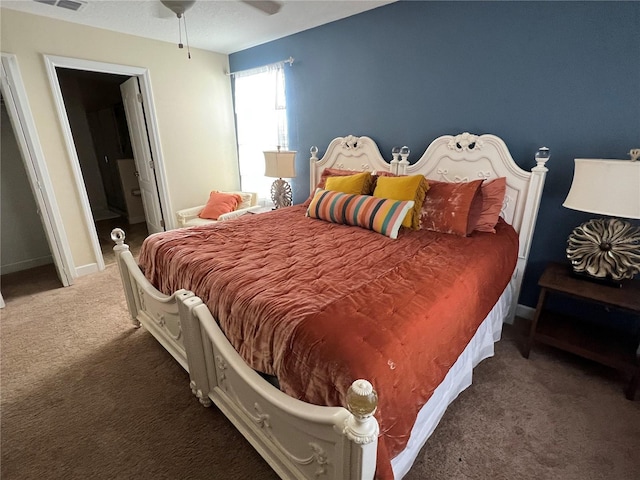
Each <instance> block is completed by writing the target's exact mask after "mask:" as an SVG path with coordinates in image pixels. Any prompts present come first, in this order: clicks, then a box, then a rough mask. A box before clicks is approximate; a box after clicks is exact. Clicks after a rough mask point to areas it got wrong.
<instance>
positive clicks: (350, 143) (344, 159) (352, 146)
mask: <svg viewBox="0 0 640 480" xmlns="http://www.w3.org/2000/svg"><path fill="white" fill-rule="evenodd" d="M317 153H318V149H317V147H311V168H310V172H311V178H310V184H309V187H310V189H311V192H310V193H313V192H314V191H315V189H316V185H317V184H318V182H319V181H320V175H321V174H322V171H323V170H324V169H325V168H340V169H342V170H354V171H359V172H366V171H368V172H371V173H373V172H375V171H389V162H387V161H386V160H385V159H384V158H382V155H381V154H380V150H379V149H378V145H377V144H376V142H374V141H373V140H372V139H371V138H369V137H355V136H353V135H347V136H346V137H338V138H334V139H333V140H331V143H330V144H329V146H328V147H327V151H326V152H325V154H324V155H323V156H322V158H321V159H318V157H317V156H316V154H317Z"/></svg>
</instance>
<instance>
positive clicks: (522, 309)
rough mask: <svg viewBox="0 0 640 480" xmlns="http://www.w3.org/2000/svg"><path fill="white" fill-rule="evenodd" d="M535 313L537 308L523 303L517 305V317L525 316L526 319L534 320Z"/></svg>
mask: <svg viewBox="0 0 640 480" xmlns="http://www.w3.org/2000/svg"><path fill="white" fill-rule="evenodd" d="M535 314H536V309H535V308H532V307H528V306H526V305H522V304H521V303H519V304H518V306H517V307H516V317H520V318H524V319H525V320H533V316H534V315H535Z"/></svg>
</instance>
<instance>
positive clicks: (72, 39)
mask: <svg viewBox="0 0 640 480" xmlns="http://www.w3.org/2000/svg"><path fill="white" fill-rule="evenodd" d="M0 22H1V23H0V26H1V37H0V49H1V50H2V52H4V53H13V54H15V55H16V56H17V60H18V64H19V65H20V71H21V73H22V78H23V80H24V83H25V89H26V92H27V96H28V98H29V103H30V106H31V111H32V114H33V117H34V120H35V124H36V128H37V131H38V135H39V137H40V142H41V144H42V150H43V152H44V156H45V161H46V163H47V167H48V169H49V174H50V176H51V180H52V183H53V188H54V193H55V196H56V199H57V201H58V205H59V208H60V213H61V216H62V220H63V223H64V228H65V230H66V233H67V237H68V239H69V243H70V249H71V253H72V255H73V260H74V263H75V265H76V267H81V266H84V265H90V264H93V263H95V261H96V260H95V257H94V255H93V251H92V249H91V245H90V238H89V230H88V229H89V228H93V225H91V226H87V225H85V224H84V222H83V220H82V218H83V216H82V213H81V209H80V207H79V204H80V203H79V192H78V191H77V189H76V187H75V183H74V181H73V176H72V170H71V166H70V162H71V160H70V158H69V156H68V154H67V151H66V148H65V144H64V139H63V136H62V130H61V127H60V124H59V121H58V117H57V114H56V111H55V106H54V101H53V96H52V94H51V86H50V84H49V80H48V77H47V73H46V69H45V64H44V59H43V54H49V55H58V56H64V57H72V58H80V59H86V60H92V61H99V62H107V63H115V64H122V65H130V66H136V67H144V68H148V69H149V72H150V76H151V85H152V89H153V98H154V102H155V107H156V113H157V121H158V128H159V133H160V142H161V148H162V155H163V158H164V165H165V172H166V178H167V182H168V190H169V191H168V195H169V200H170V202H171V205H170V208H171V212H169V214H170V215H174V214H175V213H174V212H175V210H177V209H180V208H185V207H189V206H193V205H198V204H200V203H202V202H204V201H205V200H206V198H207V196H208V192H209V191H210V190H212V189H221V190H232V189H237V188H238V187H239V176H238V162H237V150H236V142H235V127H234V121H233V110H232V100H231V82H230V79H229V77H228V76H226V75H225V74H224V72H225V71H226V70H227V69H228V57H227V56H226V55H222V54H217V53H212V52H206V51H203V50H198V49H192V52H191V57H192V58H191V60H189V59H187V56H186V53H185V51H184V50H180V49H178V48H177V46H176V45H175V44H172V43H166V42H159V41H156V40H148V39H144V38H141V37H136V36H132V35H125V34H120V33H115V32H109V31H107V30H100V29H95V28H90V27H84V26H81V25H76V24H73V23H68V22H63V21H59V20H52V19H48V18H45V17H40V16H35V15H30V14H25V13H21V12H16V11H13V10H8V9H5V8H3V9H1V10H0Z"/></svg>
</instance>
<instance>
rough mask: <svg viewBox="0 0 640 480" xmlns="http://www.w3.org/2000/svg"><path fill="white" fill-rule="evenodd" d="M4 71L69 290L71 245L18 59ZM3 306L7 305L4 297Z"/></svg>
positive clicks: (9, 103) (12, 115) (8, 58)
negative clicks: (25, 90) (58, 210)
mask: <svg viewBox="0 0 640 480" xmlns="http://www.w3.org/2000/svg"><path fill="white" fill-rule="evenodd" d="M0 70H1V72H0V73H1V76H0V93H1V95H2V97H3V98H4V101H5V106H6V108H7V114H8V116H9V120H10V123H11V126H12V128H13V133H14V134H15V138H16V142H17V143H18V148H19V150H20V154H21V157H22V161H23V163H24V167H25V170H26V174H27V178H28V180H29V185H30V187H31V191H32V193H33V196H34V199H35V202H36V206H37V209H38V215H39V217H40V221H41V222H42V226H43V228H44V232H45V236H46V239H47V243H48V244H49V249H50V251H51V256H52V258H53V263H54V265H55V267H56V272H57V274H58V278H59V279H60V282H61V283H62V286H64V287H68V286H69V285H72V284H73V276H72V273H71V272H72V271H73V264H72V260H71V254H70V252H68V251H66V249H67V248H68V246H67V245H68V242H67V238H66V235H65V233H64V230H63V228H62V227H61V225H60V221H56V219H57V218H58V215H59V214H58V212H57V205H56V203H55V196H54V195H53V193H52V187H51V185H50V180H49V174H48V172H47V168H46V165H45V164H44V163H43V161H42V152H41V151H40V150H39V148H40V141H39V139H38V138H37V132H36V130H35V125H34V124H33V119H32V118H31V117H30V108H29V103H28V100H27V98H26V94H25V92H24V87H23V86H22V85H23V84H22V78H21V76H20V71H19V69H18V66H17V63H16V60H15V56H14V55H8V54H2V61H1V62H0ZM0 304H2V305H3V306H4V299H2V295H1V294H0Z"/></svg>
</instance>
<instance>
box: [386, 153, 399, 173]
mask: <svg viewBox="0 0 640 480" xmlns="http://www.w3.org/2000/svg"><path fill="white" fill-rule="evenodd" d="M391 156H392V157H393V158H392V159H391V162H390V163H391V165H390V167H389V170H390V172H391V173H393V174H394V175H397V174H398V163H400V162H399V160H398V157H399V156H400V147H393V148H392V149H391Z"/></svg>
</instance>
